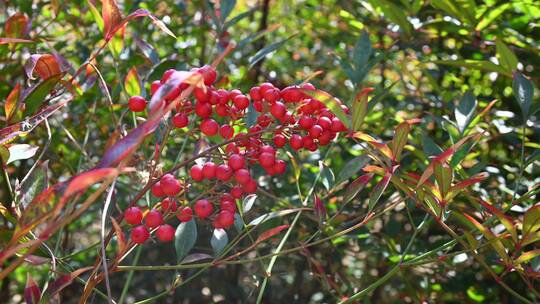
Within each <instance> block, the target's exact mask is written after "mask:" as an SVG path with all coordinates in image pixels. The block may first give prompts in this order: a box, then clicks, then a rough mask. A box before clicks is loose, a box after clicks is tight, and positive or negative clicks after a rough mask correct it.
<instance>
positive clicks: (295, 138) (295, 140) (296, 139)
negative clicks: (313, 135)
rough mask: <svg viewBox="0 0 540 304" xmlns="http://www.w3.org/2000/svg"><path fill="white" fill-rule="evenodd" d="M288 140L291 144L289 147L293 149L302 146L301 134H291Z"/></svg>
mask: <svg viewBox="0 0 540 304" xmlns="http://www.w3.org/2000/svg"><path fill="white" fill-rule="evenodd" d="M289 142H290V144H291V148H293V149H294V150H298V149H300V148H302V146H303V143H302V136H300V135H298V134H293V135H292V136H291V139H290V140H289Z"/></svg>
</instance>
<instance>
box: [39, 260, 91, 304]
mask: <svg viewBox="0 0 540 304" xmlns="http://www.w3.org/2000/svg"><path fill="white" fill-rule="evenodd" d="M90 269H92V267H86V268H81V269H77V270H75V271H73V272H72V273H69V274H66V275H63V276H61V277H59V278H58V279H56V280H54V281H53V282H52V283H50V284H49V286H48V287H47V290H46V291H45V294H44V296H43V297H44V298H49V299H50V298H52V297H53V296H55V295H56V294H58V293H59V292H60V291H62V289H64V288H66V287H67V286H69V285H70V284H71V283H73V280H74V279H75V278H77V277H78V276H80V275H81V274H83V273H84V272H86V271H88V270H90Z"/></svg>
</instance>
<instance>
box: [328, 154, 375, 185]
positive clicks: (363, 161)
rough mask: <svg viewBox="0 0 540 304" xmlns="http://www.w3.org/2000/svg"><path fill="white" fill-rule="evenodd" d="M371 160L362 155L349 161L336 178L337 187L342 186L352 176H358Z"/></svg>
mask: <svg viewBox="0 0 540 304" xmlns="http://www.w3.org/2000/svg"><path fill="white" fill-rule="evenodd" d="M369 160H370V158H369V157H368V156H367V155H360V156H357V157H355V158H353V159H351V160H350V161H348V162H347V163H346V164H345V166H343V169H341V171H340V172H339V174H338V176H337V178H336V185H339V184H341V183H342V182H344V181H346V180H348V179H349V178H351V176H353V175H355V174H357V173H358V172H359V171H360V169H362V168H363V167H365V166H366V165H367V164H368V163H369Z"/></svg>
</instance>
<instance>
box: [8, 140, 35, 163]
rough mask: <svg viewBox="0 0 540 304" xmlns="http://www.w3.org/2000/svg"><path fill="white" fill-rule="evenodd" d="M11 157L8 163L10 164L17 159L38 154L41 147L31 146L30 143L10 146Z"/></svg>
mask: <svg viewBox="0 0 540 304" xmlns="http://www.w3.org/2000/svg"><path fill="white" fill-rule="evenodd" d="M8 149H9V159H8V160H7V162H6V164H10V163H12V162H14V161H16V160H21V159H29V158H32V157H34V155H36V152H37V151H38V150H39V147H35V146H31V145H28V144H16V145H12V146H10V147H9V148H8Z"/></svg>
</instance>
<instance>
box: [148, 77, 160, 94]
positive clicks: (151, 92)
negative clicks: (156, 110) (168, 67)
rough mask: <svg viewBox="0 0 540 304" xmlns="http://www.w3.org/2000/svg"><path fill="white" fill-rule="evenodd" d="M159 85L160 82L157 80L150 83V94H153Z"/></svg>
mask: <svg viewBox="0 0 540 304" xmlns="http://www.w3.org/2000/svg"><path fill="white" fill-rule="evenodd" d="M159 87H161V82H160V81H159V80H156V81H154V82H152V84H151V85H150V94H151V95H154V94H155V93H156V91H157V90H158V89H159Z"/></svg>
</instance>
